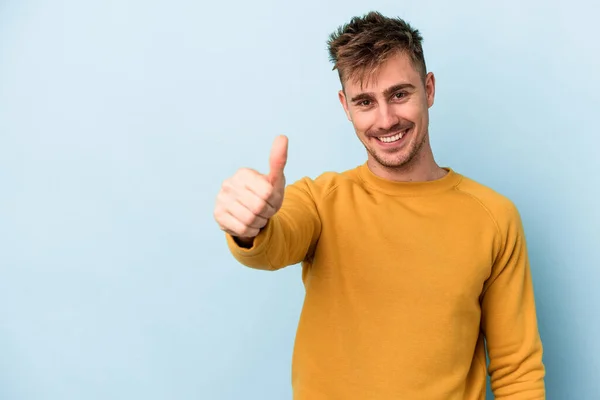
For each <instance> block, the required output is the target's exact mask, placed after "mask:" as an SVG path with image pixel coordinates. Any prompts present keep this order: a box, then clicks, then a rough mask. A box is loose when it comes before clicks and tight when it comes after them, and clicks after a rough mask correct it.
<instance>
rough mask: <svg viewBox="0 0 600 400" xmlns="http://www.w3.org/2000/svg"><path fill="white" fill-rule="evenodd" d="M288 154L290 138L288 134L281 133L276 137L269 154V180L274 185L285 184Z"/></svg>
mask: <svg viewBox="0 0 600 400" xmlns="http://www.w3.org/2000/svg"><path fill="white" fill-rule="evenodd" d="M287 156H288V138H287V136H284V135H280V136H277V137H276V138H275V141H274V142H273V147H272V148H271V155H270V156H269V168H270V170H269V175H268V177H269V182H271V184H273V185H276V184H277V185H279V186H281V185H282V184H285V177H284V174H283V170H284V168H285V165H286V163H287Z"/></svg>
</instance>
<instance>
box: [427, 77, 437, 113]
mask: <svg viewBox="0 0 600 400" xmlns="http://www.w3.org/2000/svg"><path fill="white" fill-rule="evenodd" d="M425 93H426V94H427V107H428V108H429V107H431V106H433V100H434V98H435V76H434V75H433V72H429V73H428V74H427V76H426V77H425Z"/></svg>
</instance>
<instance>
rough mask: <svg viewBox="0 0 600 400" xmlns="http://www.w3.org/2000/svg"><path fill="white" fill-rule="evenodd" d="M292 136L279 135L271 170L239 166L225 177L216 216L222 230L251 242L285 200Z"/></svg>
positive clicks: (270, 161)
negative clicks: (264, 172) (261, 171)
mask: <svg viewBox="0 0 600 400" xmlns="http://www.w3.org/2000/svg"><path fill="white" fill-rule="evenodd" d="M287 150H288V139H287V137H285V136H278V137H277V138H276V139H275V141H274V142H273V147H272V149H271V156H270V157H269V167H270V172H269V174H268V175H263V174H261V173H259V172H257V171H255V170H252V169H248V168H241V169H239V170H238V171H237V172H236V173H235V174H234V175H233V176H232V177H231V178H229V179H227V180H225V181H224V182H223V185H222V186H221V190H220V192H219V194H218V195H217V202H216V206H215V211H214V217H215V220H216V221H217V223H218V224H219V226H220V227H221V230H223V231H225V232H227V233H229V234H231V235H232V236H234V237H236V238H239V239H240V241H241V242H242V243H251V242H252V240H253V238H254V237H255V236H256V235H258V233H259V232H260V230H261V229H262V228H263V227H264V226H265V225H266V224H267V221H268V220H269V218H271V217H272V216H273V215H275V213H276V212H277V211H279V209H280V208H281V204H282V203H283V194H284V189H285V176H284V174H283V169H284V168H285V164H286V162H287Z"/></svg>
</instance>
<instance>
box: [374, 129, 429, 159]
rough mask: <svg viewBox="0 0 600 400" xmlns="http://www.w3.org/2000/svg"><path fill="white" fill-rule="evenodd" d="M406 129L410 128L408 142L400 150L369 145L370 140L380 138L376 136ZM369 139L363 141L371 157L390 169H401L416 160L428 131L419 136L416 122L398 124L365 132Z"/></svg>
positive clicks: (392, 133)
mask: <svg viewBox="0 0 600 400" xmlns="http://www.w3.org/2000/svg"><path fill="white" fill-rule="evenodd" d="M406 129H409V131H408V133H407V136H406V139H407V140H408V143H405V144H404V146H402V147H401V148H400V149H398V150H390V151H388V152H386V151H385V150H382V149H378V148H377V146H376V145H374V146H369V144H368V141H370V140H378V139H376V138H375V136H388V135H394V134H396V133H399V132H403V131H405V130H406ZM365 135H366V137H367V139H366V140H364V141H363V145H364V146H365V149H366V150H367V152H368V153H369V154H370V155H371V157H372V158H373V159H374V160H375V161H376V162H377V163H378V164H379V165H381V166H382V167H385V168H389V169H400V168H405V167H407V166H408V165H410V163H411V162H413V161H415V160H416V159H417V157H418V155H419V153H420V151H421V149H422V148H423V145H424V144H425V143H426V141H427V136H428V131H427V130H426V131H425V133H424V134H423V135H421V136H417V135H418V132H417V131H415V126H414V124H406V123H404V124H397V125H394V126H393V127H392V128H390V129H388V130H386V131H382V130H378V131H367V132H366V133H365Z"/></svg>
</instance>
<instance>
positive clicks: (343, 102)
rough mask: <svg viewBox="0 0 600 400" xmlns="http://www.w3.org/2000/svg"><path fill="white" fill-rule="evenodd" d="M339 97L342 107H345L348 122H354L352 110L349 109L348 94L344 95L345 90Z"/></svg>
mask: <svg viewBox="0 0 600 400" xmlns="http://www.w3.org/2000/svg"><path fill="white" fill-rule="evenodd" d="M338 97H339V99H340V103H341V104H342V107H344V112H345V113H346V117H347V118H348V121H350V122H352V116H351V115H350V109H349V108H348V100H347V99H346V94H345V93H344V90H343V89H342V90H340V91H339V92H338Z"/></svg>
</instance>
